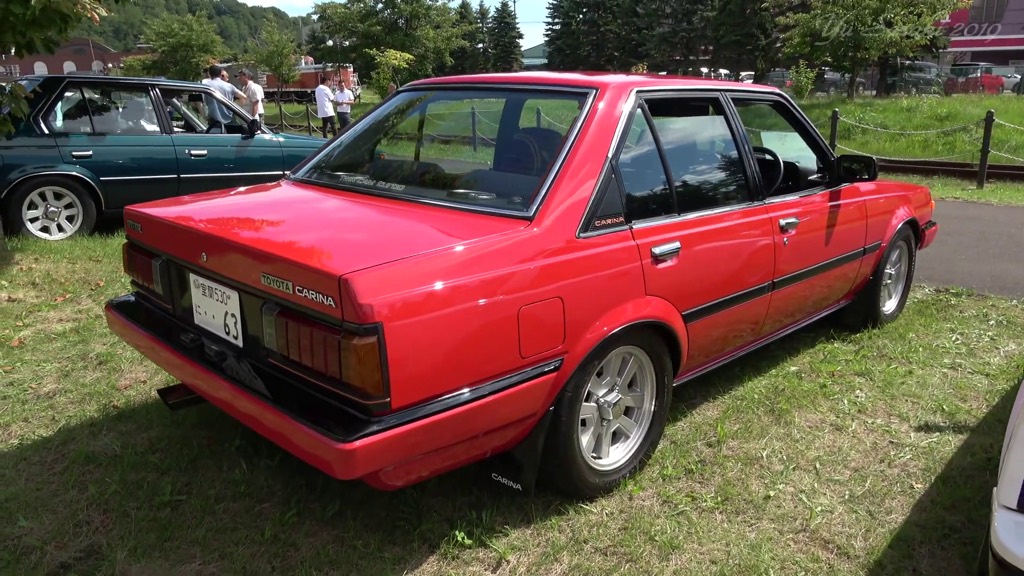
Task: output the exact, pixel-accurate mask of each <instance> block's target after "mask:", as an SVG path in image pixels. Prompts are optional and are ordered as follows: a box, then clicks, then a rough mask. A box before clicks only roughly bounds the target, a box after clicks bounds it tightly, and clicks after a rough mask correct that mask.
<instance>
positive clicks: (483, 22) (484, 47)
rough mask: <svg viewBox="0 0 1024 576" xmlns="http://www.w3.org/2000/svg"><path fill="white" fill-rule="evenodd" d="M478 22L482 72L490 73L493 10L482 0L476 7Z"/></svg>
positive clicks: (480, 68) (480, 67)
mask: <svg viewBox="0 0 1024 576" xmlns="http://www.w3.org/2000/svg"><path fill="white" fill-rule="evenodd" d="M476 22H477V26H478V28H477V33H478V34H479V35H480V39H479V45H480V46H481V48H480V53H479V57H480V62H479V70H480V72H490V71H491V70H492V68H491V60H492V54H491V52H492V51H491V34H490V27H491V9H490V8H489V7H488V6H487V5H486V4H484V0H480V3H479V4H477V5H476Z"/></svg>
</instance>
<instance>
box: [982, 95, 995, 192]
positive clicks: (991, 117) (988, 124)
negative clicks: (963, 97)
mask: <svg viewBox="0 0 1024 576" xmlns="http://www.w3.org/2000/svg"><path fill="white" fill-rule="evenodd" d="M995 123H996V111H995V110H989V111H988V112H986V113H985V131H984V132H983V133H982V136H981V155H980V156H979V158H978V190H981V189H982V188H984V187H985V179H986V178H987V177H988V155H989V152H991V151H992V126H993V125H994V124H995Z"/></svg>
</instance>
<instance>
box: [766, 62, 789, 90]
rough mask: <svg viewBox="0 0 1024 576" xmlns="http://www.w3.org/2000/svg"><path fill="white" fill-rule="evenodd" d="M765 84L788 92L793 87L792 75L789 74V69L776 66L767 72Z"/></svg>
mask: <svg viewBox="0 0 1024 576" xmlns="http://www.w3.org/2000/svg"><path fill="white" fill-rule="evenodd" d="M765 84H767V85H769V86H774V87H776V88H778V89H779V90H783V91H786V92H790V91H792V89H793V77H792V76H791V75H790V73H789V70H786V69H785V68H776V69H774V70H772V71H771V72H769V73H768V76H767V78H765Z"/></svg>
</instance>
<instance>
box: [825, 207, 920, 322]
mask: <svg viewBox="0 0 1024 576" xmlns="http://www.w3.org/2000/svg"><path fill="white" fill-rule="evenodd" d="M898 250H906V252H905V255H906V260H907V261H906V263H905V264H904V265H905V266H906V274H907V276H906V279H905V281H904V283H903V287H902V289H901V290H899V292H898V300H896V301H895V305H894V306H891V307H887V306H885V305H883V303H882V295H883V294H882V293H883V290H884V289H886V287H887V286H888V284H887V280H890V279H889V277H888V276H887V275H886V265H887V264H888V263H889V261H890V259H891V258H892V257H893V254H894V253H895V252H897V251H898ZM916 267H917V245H916V243H915V242H914V234H913V232H911V231H910V228H909V227H908V226H907V225H906V224H904V225H903V226H901V227H900V228H899V230H897V231H896V234H894V235H893V237H892V240H891V241H890V242H889V245H888V247H887V248H886V250H885V253H883V254H882V257H881V258H880V259H879V261H878V265H877V266H875V270H874V272H872V274H871V278H870V279H869V280H868V283H867V285H866V286H864V288H863V289H862V290H861V292H860V293H859V294H857V296H856V297H855V298H854V300H853V302H851V303H850V304H849V305H847V306H846V307H845V308H844V309H843V311H842V316H841V318H842V321H843V323H844V324H846V325H847V326H848V327H849V328H851V329H853V330H863V329H867V328H878V327H880V326H884V325H886V324H888V323H890V322H892V321H893V320H895V319H896V318H898V317H899V315H900V313H902V312H903V308H904V307H906V305H907V298H908V297H909V296H910V289H911V286H912V285H913V283H914V270H915V269H916ZM890 302H891V301H890Z"/></svg>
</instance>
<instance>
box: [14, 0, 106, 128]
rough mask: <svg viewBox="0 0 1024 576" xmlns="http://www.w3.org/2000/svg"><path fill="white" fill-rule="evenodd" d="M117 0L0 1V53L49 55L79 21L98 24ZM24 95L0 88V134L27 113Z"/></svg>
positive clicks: (21, 89)
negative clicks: (7, 111)
mask: <svg viewBox="0 0 1024 576" xmlns="http://www.w3.org/2000/svg"><path fill="white" fill-rule="evenodd" d="M119 1H120V0H50V1H48V2H38V1H33V0H3V1H2V2H0V22H4V23H5V24H4V25H3V26H0V50H2V53H3V54H12V55H14V56H17V57H18V58H24V57H25V56H28V55H31V54H44V53H45V54H52V53H53V51H54V50H56V49H57V47H58V46H60V43H61V42H62V41H64V40H65V39H67V37H68V35H69V34H70V33H71V31H72V30H74V29H75V28H77V27H78V26H79V25H80V24H81V23H82V22H83V21H85V20H90V21H92V22H94V23H98V22H99V21H100V18H102V17H104V16H106V15H107V14H108V9H109V8H110V7H111V6H113V5H114V4H116V3H118V2H119ZM26 98H28V93H27V92H26V91H25V89H24V87H22V86H21V84H19V83H17V82H14V83H11V85H10V86H9V87H8V89H6V90H2V89H0V110H2V109H4V108H7V109H9V110H10V112H11V114H10V115H7V114H0V135H5V134H10V133H11V132H13V131H14V129H15V124H14V122H15V120H16V119H20V118H24V117H25V115H26V114H28V101H27V100H26Z"/></svg>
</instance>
